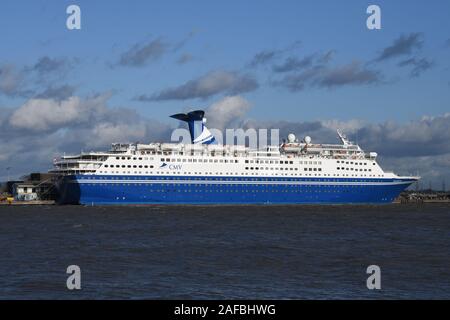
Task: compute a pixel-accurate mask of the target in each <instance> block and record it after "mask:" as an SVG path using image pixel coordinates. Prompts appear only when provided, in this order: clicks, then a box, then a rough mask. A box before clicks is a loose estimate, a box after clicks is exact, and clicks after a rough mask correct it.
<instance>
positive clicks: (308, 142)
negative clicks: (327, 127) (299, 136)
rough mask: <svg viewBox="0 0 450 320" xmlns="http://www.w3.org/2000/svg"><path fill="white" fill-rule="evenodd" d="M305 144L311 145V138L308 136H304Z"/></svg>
mask: <svg viewBox="0 0 450 320" xmlns="http://www.w3.org/2000/svg"><path fill="white" fill-rule="evenodd" d="M305 143H306V144H310V143H311V137H310V136H306V137H305Z"/></svg>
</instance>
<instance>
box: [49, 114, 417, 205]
mask: <svg viewBox="0 0 450 320" xmlns="http://www.w3.org/2000/svg"><path fill="white" fill-rule="evenodd" d="M171 117H172V118H175V119H178V120H181V121H184V122H186V123H187V124H188V127H189V132H190V136H191V143H189V144H182V143H150V144H140V143H131V144H122V143H113V144H112V148H111V150H109V151H107V152H87V153H84V152H82V153H81V154H78V155H73V156H68V155H65V156H62V157H60V158H58V159H55V160H54V168H53V169H52V170H51V171H50V172H52V173H55V174H57V175H58V176H59V180H58V182H57V190H58V202H59V203H60V204H84V205H129V204H136V205H138V204H382V203H391V202H392V201H393V200H394V199H395V198H396V197H397V196H398V195H399V194H400V192H401V191H403V190H404V189H405V188H407V187H408V186H409V185H411V184H412V183H414V182H416V181H417V180H418V179H419V177H415V176H398V175H396V174H394V173H393V172H386V171H383V169H382V168H381V167H380V165H379V164H378V162H377V154H376V153H375V152H368V153H366V152H364V151H363V150H362V149H361V148H360V147H359V146H358V145H357V144H354V143H352V142H351V141H349V140H348V139H347V138H346V136H345V135H344V134H342V133H341V132H340V131H338V132H337V134H338V136H339V138H340V141H341V144H316V143H313V142H312V139H311V138H310V137H308V136H307V137H304V138H303V139H302V140H301V141H299V139H297V138H296V137H295V135H294V134H289V135H288V137H287V140H286V141H284V142H283V143H282V144H280V145H276V146H268V147H264V148H257V149H252V148H248V147H246V146H243V145H220V144H218V143H217V141H216V139H215V137H214V136H213V135H212V134H211V132H210V131H209V130H208V128H207V127H206V125H205V123H206V119H205V118H204V111H202V110H197V111H192V112H189V113H187V114H175V115H172V116H171Z"/></svg>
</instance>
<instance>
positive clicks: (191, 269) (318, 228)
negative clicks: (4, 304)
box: [0, 204, 450, 299]
mask: <svg viewBox="0 0 450 320" xmlns="http://www.w3.org/2000/svg"><path fill="white" fill-rule="evenodd" d="M73 264H75V265H79V266H80V268H81V283H82V290H81V291H69V290H67V289H66V279H67V277H68V275H67V274H66V268H67V266H69V265H73ZM372 264H376V265H378V266H380V268H381V285H382V289H381V290H380V291H370V290H368V289H367V288H366V279H367V277H368V275H367V274H366V268H367V266H369V265H372ZM0 298H1V299H8V298H9V299H26V298H33V299H49V298H56V299H61V298H69V299H78V298H96V299H116V298H134V299H141V298H146V299H152V298H168V299H175V298H178V299H190V298H199V299H203V298H207V299H222V298H236V299H240V298H243V299H246V298H253V299H271V298H275V299H278V298H279V299H299V298H311V299H331V298H336V299H341V298H351V299H353V298H355V299H359V298H370V299H372V298H400V299H403V298H450V206H449V205H440V204H434V205H431V204H426V205H388V206H323V207H322V206H240V207H231V206H226V207H219V206H217V207H195V206H176V207H159V206H153V207H82V206H70V207H68V206H67V207H58V206H44V207H18V206H15V207H11V206H9V207H8V206H0Z"/></svg>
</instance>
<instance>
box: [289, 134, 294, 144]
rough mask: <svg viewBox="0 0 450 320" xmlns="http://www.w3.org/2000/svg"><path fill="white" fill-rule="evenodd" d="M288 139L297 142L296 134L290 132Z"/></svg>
mask: <svg viewBox="0 0 450 320" xmlns="http://www.w3.org/2000/svg"><path fill="white" fill-rule="evenodd" d="M288 141H289V143H294V142H295V134H293V133H289V134H288Z"/></svg>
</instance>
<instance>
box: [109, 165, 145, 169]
mask: <svg viewBox="0 0 450 320" xmlns="http://www.w3.org/2000/svg"><path fill="white" fill-rule="evenodd" d="M114 167H116V168H146V169H147V168H150V169H152V168H153V166H148V165H131V164H129V165H124V164H122V165H118V164H116V165H115V166H114V165H113V164H111V165H107V164H105V168H114Z"/></svg>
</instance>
